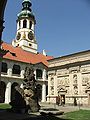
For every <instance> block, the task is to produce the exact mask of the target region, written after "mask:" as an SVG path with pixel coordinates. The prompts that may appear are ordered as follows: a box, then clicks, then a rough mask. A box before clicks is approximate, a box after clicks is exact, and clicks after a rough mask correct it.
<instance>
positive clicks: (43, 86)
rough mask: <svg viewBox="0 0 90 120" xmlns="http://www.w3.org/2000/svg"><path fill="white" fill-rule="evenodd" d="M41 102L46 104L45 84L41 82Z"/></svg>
mask: <svg viewBox="0 0 90 120" xmlns="http://www.w3.org/2000/svg"><path fill="white" fill-rule="evenodd" d="M42 102H46V84H45V82H43V85H42Z"/></svg>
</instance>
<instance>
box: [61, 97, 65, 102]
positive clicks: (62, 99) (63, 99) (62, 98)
mask: <svg viewBox="0 0 90 120" xmlns="http://www.w3.org/2000/svg"><path fill="white" fill-rule="evenodd" d="M62 102H63V104H65V95H61V103H62Z"/></svg>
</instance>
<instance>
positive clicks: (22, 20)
mask: <svg viewBox="0 0 90 120" xmlns="http://www.w3.org/2000/svg"><path fill="white" fill-rule="evenodd" d="M21 28H23V20H21Z"/></svg>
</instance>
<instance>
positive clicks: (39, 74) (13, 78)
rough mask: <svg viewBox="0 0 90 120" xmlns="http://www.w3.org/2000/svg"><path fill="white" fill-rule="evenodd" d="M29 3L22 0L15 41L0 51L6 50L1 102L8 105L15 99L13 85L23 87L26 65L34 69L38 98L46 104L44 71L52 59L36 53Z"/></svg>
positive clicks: (5, 45) (45, 71) (28, 0)
mask: <svg viewBox="0 0 90 120" xmlns="http://www.w3.org/2000/svg"><path fill="white" fill-rule="evenodd" d="M31 6H32V3H31V1H30V0H23V2H22V10H21V12H20V13H19V14H18V16H17V17H18V18H17V32H16V38H15V40H13V41H12V44H8V43H5V42H3V43H2V46H1V47H2V48H3V49H4V50H9V52H8V53H7V54H6V55H4V56H3V59H2V66H1V87H0V102H1V103H9V102H11V101H12V100H14V95H15V92H14V91H15V90H14V89H15V86H17V85H19V86H20V87H21V88H23V79H24V71H25V68H26V67H28V66H33V68H34V74H35V79H36V80H37V87H38V89H39V99H40V101H42V102H46V95H47V91H48V89H47V88H48V78H47V69H48V61H47V60H49V59H51V58H52V57H51V56H47V55H46V53H45V51H43V53H39V52H38V51H37V48H38V44H37V41H36V38H35V24H36V20H35V16H34V15H33V12H32V10H31Z"/></svg>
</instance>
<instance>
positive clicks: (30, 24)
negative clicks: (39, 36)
mask: <svg viewBox="0 0 90 120" xmlns="http://www.w3.org/2000/svg"><path fill="white" fill-rule="evenodd" d="M29 28H30V29H31V28H32V21H30V22H29Z"/></svg>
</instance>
